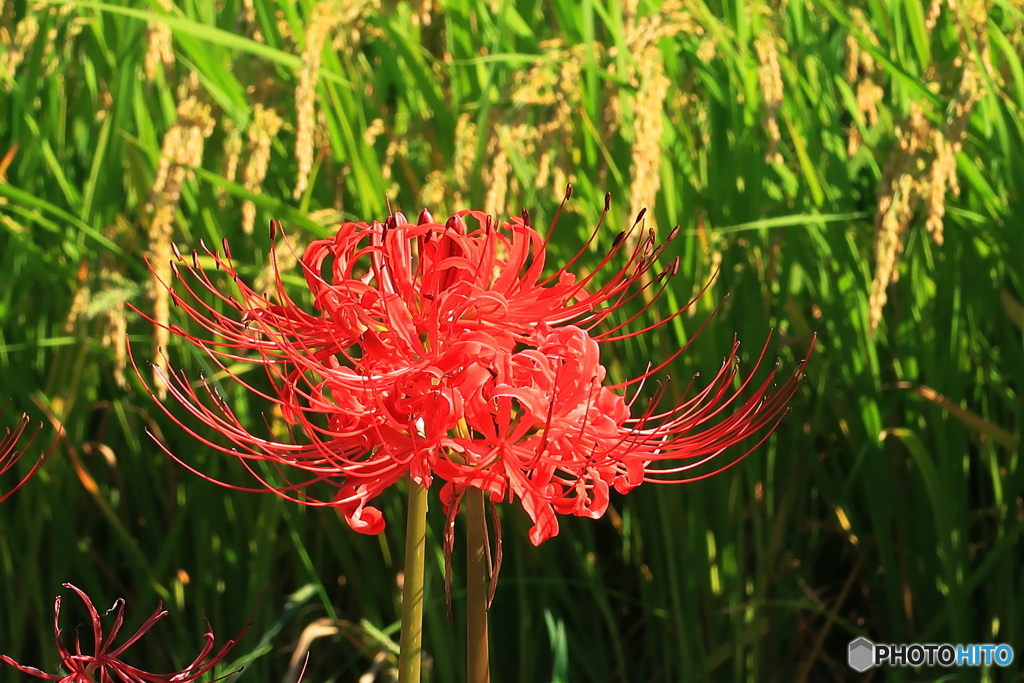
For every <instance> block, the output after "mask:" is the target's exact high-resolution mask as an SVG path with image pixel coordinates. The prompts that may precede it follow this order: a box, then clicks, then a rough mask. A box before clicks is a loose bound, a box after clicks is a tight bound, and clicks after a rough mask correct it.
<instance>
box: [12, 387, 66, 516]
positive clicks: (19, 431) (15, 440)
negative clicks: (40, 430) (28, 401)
mask: <svg viewBox="0 0 1024 683" xmlns="http://www.w3.org/2000/svg"><path fill="white" fill-rule="evenodd" d="M6 409H7V406H6V405H4V406H3V407H0V415H2V414H3V412H4V411H5V410H6ZM28 424H29V419H28V415H22V416H21V418H20V419H19V420H18V424H17V425H15V427H14V429H5V430H4V432H3V434H2V435H0V477H3V476H4V475H6V474H7V473H8V472H13V471H14V466H15V465H16V464H17V462H18V460H19V459H20V458H21V457H22V456H23V455H24V454H25V453H27V452H28V450H29V449H30V448H31V447H32V442H34V441H35V439H36V435H37V432H36V433H32V434H30V435H29V437H28V440H27V441H25V442H24V443H21V441H22V438H23V437H24V436H25V432H26V430H28ZM54 445H56V442H54ZM52 451H53V448H52V447H51V448H50V450H49V451H47V452H45V453H42V454H41V455H40V456H39V459H38V460H36V462H35V464H34V465H33V466H32V469H30V470H29V471H28V473H27V474H25V475H24V476H23V477H22V478H21V479H19V480H18V481H17V482H16V483H15V484H14V486H12V487H9V488H7V487H0V503H2V502H3V501H4V500H6V499H7V498H9V497H10V496H11V495H13V494H14V492H15V491H17V490H18V489H19V488H21V487H22V486H23V485H24V484H25V482H27V481H28V480H29V479H31V478H32V475H34V474H35V473H36V472H38V471H39V468H40V467H42V466H43V463H44V462H46V458H48V457H49V455H50V453H51V452H52Z"/></svg>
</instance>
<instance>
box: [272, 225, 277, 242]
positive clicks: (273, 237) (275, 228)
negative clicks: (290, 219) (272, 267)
mask: <svg viewBox="0 0 1024 683" xmlns="http://www.w3.org/2000/svg"><path fill="white" fill-rule="evenodd" d="M276 239H277V221H275V220H274V219H270V241H271V242H273V241H274V240H276Z"/></svg>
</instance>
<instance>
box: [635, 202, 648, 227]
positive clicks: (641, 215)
mask: <svg viewBox="0 0 1024 683" xmlns="http://www.w3.org/2000/svg"><path fill="white" fill-rule="evenodd" d="M646 213H647V207H646V206H645V207H644V208H642V209H640V213H638V214H637V215H636V220H635V221H633V225H636V224H638V223H639V222H640V221H642V220H643V219H644V215H645V214H646Z"/></svg>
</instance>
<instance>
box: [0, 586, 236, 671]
mask: <svg viewBox="0 0 1024 683" xmlns="http://www.w3.org/2000/svg"><path fill="white" fill-rule="evenodd" d="M64 587H65V588H69V589H71V590H73V591H74V592H75V593H76V594H77V595H78V597H80V598H81V599H82V601H83V602H84V603H85V606H86V609H88V611H89V617H90V620H91V621H92V632H93V651H92V654H85V653H83V652H82V644H81V642H80V640H79V637H78V633H77V631H76V633H75V645H74V650H73V651H72V650H69V649H68V647H67V646H66V645H65V644H64V641H63V640H62V639H61V637H60V634H61V629H60V596H58V597H57V599H56V600H55V601H54V607H53V611H54V615H53V632H54V635H55V636H56V639H57V651H58V652H59V653H60V667H61V669H62V670H63V673H60V674H48V673H46V672H44V671H40V670H39V669H36V668H35V667H31V666H24V665H21V664H18V663H17V662H16V661H14V660H13V659H11V658H10V657H7V656H6V655H0V662H4V663H6V664H9V665H10V666H13V667H14V668H15V669H17V670H18V671H21V672H22V673H26V674H30V675H32V676H35V677H36V678H42V679H45V680H48V681H62V683H115V681H116V682H117V683H158V682H159V683H188V682H189V681H198V680H199V679H200V678H201V677H202V676H203V675H205V674H207V673H209V672H210V671H212V670H213V668H214V667H215V666H216V665H217V664H219V663H220V662H221V661H222V660H223V659H224V658H225V657H226V656H227V654H228V652H230V651H231V649H232V648H233V647H234V645H235V641H236V640H237V638H236V639H235V640H229V641H228V642H227V643H225V644H224V645H223V646H222V647H221V648H220V650H218V651H217V652H216V653H214V652H213V648H214V640H213V631H212V630H210V628H209V624H207V631H206V634H205V635H204V636H203V640H204V641H205V642H204V644H203V649H202V650H201V651H200V652H199V654H198V655H197V656H196V658H195V660H193V662H192V663H191V664H189V665H188V666H187V667H185V668H184V669H183V670H182V671H179V672H177V673H170V674H154V673H149V672H148V671H143V670H142V669H138V668H136V667H134V666H131V665H130V664H125V663H124V662H122V661H121V659H120V657H121V655H122V654H124V651H125V650H126V649H128V648H129V647H131V646H132V645H133V644H135V642H136V641H138V640H139V638H141V637H142V636H143V635H144V634H145V633H146V632H147V631H149V630H150V629H151V628H153V626H154V625H155V624H156V623H157V622H158V621H160V619H162V618H163V617H165V616H167V612H166V611H165V610H163V609H162V606H161V605H157V608H156V611H155V612H153V614H152V615H150V617H149V618H148V619H146V621H145V623H144V624H142V626H141V627H139V630H138V631H136V632H135V634H134V635H133V636H131V637H130V638H128V639H127V640H125V641H124V642H123V643H121V645H119V646H117V647H114V639H115V638H116V637H117V633H118V631H120V630H121V626H122V625H123V624H124V600H122V599H120V598H119V599H118V600H117V602H115V603H114V606H113V607H111V608H110V611H109V612H116V614H115V616H114V624H113V626H112V627H111V629H110V633H108V634H107V635H106V637H104V635H103V630H102V628H101V624H100V614H99V612H98V611H97V610H96V606H95V605H93V603H92V600H90V599H89V596H88V595H86V594H85V593H84V592H82V590H81V589H79V588H76V587H75V586H72V585H71V584H70V583H65V584H64ZM109 612H108V614H109ZM248 628H249V626H248V625H246V627H245V629H244V630H243V631H242V633H240V634H239V635H238V638H241V637H242V636H243V635H245V631H246V630H248ZM232 673H236V672H232ZM228 675H231V674H228ZM223 678H225V676H222V677H220V678H217V679H214V680H222V679H223Z"/></svg>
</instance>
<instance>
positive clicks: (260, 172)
mask: <svg viewBox="0 0 1024 683" xmlns="http://www.w3.org/2000/svg"><path fill="white" fill-rule="evenodd" d="M283 123H284V121H283V120H282V119H281V117H280V116H279V115H278V114H277V112H276V111H275V110H273V109H267V108H264V106H263V105H262V104H257V105H256V106H255V107H253V112H252V123H251V124H250V125H249V130H248V133H247V135H248V142H249V161H248V163H246V165H245V169H244V170H243V171H242V185H243V186H244V187H245V189H246V190H248V191H249V192H252V193H253V194H261V193H262V192H263V181H264V179H265V178H266V177H267V168H268V164H269V162H270V146H271V144H272V143H273V141H274V138H275V137H276V136H277V134H278V132H279V131H280V130H281V125H282V124H283ZM255 222H256V204H255V203H254V202H253V201H252V200H251V199H247V200H245V202H243V203H242V231H243V232H245V233H246V234H247V235H248V234H252V231H253V226H254V224H255Z"/></svg>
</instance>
